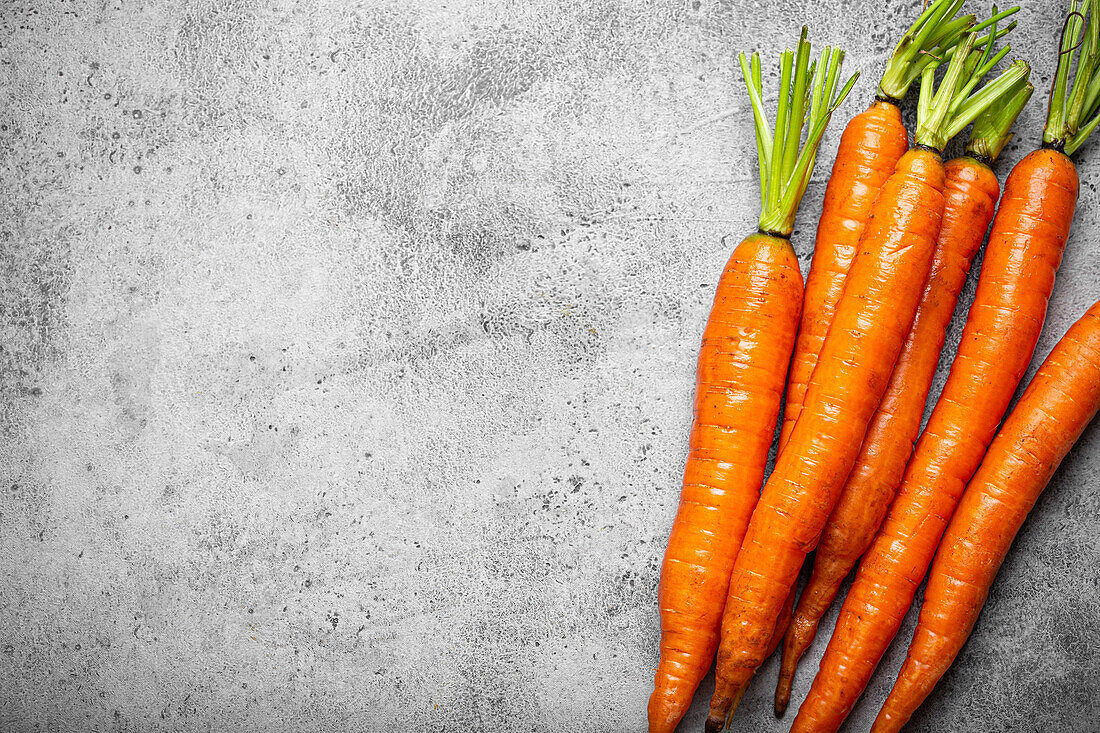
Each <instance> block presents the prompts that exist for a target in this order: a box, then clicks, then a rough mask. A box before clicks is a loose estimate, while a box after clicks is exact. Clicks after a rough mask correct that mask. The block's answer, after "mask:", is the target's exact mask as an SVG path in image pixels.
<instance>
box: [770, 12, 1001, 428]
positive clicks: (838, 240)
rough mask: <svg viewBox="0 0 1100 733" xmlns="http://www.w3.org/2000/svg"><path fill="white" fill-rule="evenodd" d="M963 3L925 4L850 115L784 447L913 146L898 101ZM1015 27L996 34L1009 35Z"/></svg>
mask: <svg viewBox="0 0 1100 733" xmlns="http://www.w3.org/2000/svg"><path fill="white" fill-rule="evenodd" d="M961 5H962V0H937V1H936V2H933V3H931V4H930V5H929V6H928V8H927V9H926V10H925V11H924V12H923V13H922V14H921V16H920V17H919V18H918V19H917V21H916V22H915V23H914V24H913V26H912V27H911V28H910V29H909V30H908V31H907V32H906V33H905V35H904V36H903V37H902V40H901V41H899V42H898V45H897V47H896V48H895V49H894V53H893V55H892V56H891V57H890V60H889V62H887V64H886V70H885V72H884V73H883V75H882V80H881V81H880V82H879V87H878V94H877V95H876V97H875V101H874V102H873V103H872V104H871V106H870V107H868V108H867V109H866V110H865V111H863V112H861V113H860V114H858V115H856V116H855V117H853V118H852V120H851V122H849V123H848V126H847V127H846V128H845V130H844V134H843V136H842V137H841V139H840V148H839V149H838V150H837V155H836V160H835V161H834V162H833V170H832V173H831V174H830V177H829V183H828V185H827V186H826V188H825V203H824V206H823V207H822V210H821V217H820V218H819V219H818V224H817V238H816V240H815V241H814V255H813V260H812V261H811V263H810V274H809V275H808V276H807V277H806V293H805V298H804V300H803V306H802V319H801V322H800V323H799V327H798V341H796V342H795V348H794V357H793V359H792V360H791V369H790V377H789V379H788V381H787V399H786V404H785V406H784V410H783V427H782V429H781V431H780V435H779V449H780V450H782V449H783V447H784V446H786V444H787V440H788V439H789V438H790V435H791V431H792V430H793V429H794V424H795V422H796V421H797V420H798V416H799V414H800V413H801V412H802V403H803V402H804V401H805V399H806V390H807V389H808V387H809V383H810V377H811V376H813V371H814V366H815V365H816V364H817V358H818V354H820V353H821V346H822V344H823V343H824V341H825V334H826V333H828V330H829V325H830V324H831V323H832V322H833V316H834V314H835V313H836V306H837V303H838V301H839V300H840V296H841V293H842V292H843V290H844V280H845V278H846V277H847V275H848V270H849V268H850V267H851V265H852V259H853V258H854V257H855V255H856V249H857V247H858V245H859V238H860V236H861V235H862V234H863V231H864V230H865V229H866V228H867V221H868V219H869V218H870V216H871V207H872V206H873V205H874V203H875V199H876V198H877V197H878V194H879V191H881V190H882V187H883V185H884V184H885V183H886V179H887V178H889V177H890V174H891V173H893V172H894V167H895V166H896V165H897V162H898V160H900V159H901V156H902V155H903V154H904V153H905V151H906V150H907V149H908V147H909V145H908V139H907V135H906V131H905V125H904V124H903V123H902V120H901V110H900V109H898V103H899V102H900V101H901V100H902V99H903V98H904V97H905V95H906V94H907V93H908V91H909V88H910V86H912V84H913V82H914V81H916V79H917V78H918V77H919V76H920V73H921V72H922V71H923V70H924V69H925V68H926V67H927V66H928V65H929V64H931V63H933V62H934V60H935V59H936V58H937V57H939V56H942V55H944V54H945V53H946V52H947V50H948V49H949V48H951V47H952V44H954V43H957V42H958V40H959V38H960V37H961V35H962V33H963V31H965V30H966V27H967V25H969V23H970V22H972V21H973V20H974V17H973V16H967V17H964V18H957V19H955V18H953V17H954V15H955V13H956V12H957V11H958V9H959V7H960V6H961ZM1014 12H1015V9H1013V10H1009V11H1007V12H1005V13H1001V14H1000V15H995V17H994V18H991V19H990V20H989V21H987V22H986V23H983V24H982V25H981V26H979V28H981V27H984V26H985V25H987V24H988V25H992V24H993V23H994V22H996V20H999V19H1000V18H1004V17H1007V16H1009V15H1011V14H1012V13H1014ZM1014 25H1015V23H1013V24H1010V25H1009V27H1008V28H1007V29H1005V30H1003V31H1001V33H1000V34H997V35H1003V34H1004V33H1007V32H1008V31H1009V30H1011V29H1012V27H1013V26H1014ZM980 44H981V41H980V40H979V45H980Z"/></svg>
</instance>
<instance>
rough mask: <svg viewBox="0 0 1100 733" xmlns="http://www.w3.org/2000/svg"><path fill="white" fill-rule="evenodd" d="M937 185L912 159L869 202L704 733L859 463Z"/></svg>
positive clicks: (759, 645)
mask: <svg viewBox="0 0 1100 733" xmlns="http://www.w3.org/2000/svg"><path fill="white" fill-rule="evenodd" d="M944 185H945V180H944V167H943V162H942V161H941V160H940V158H939V156H938V155H936V154H934V153H930V152H928V151H926V150H918V149H914V150H911V151H909V152H908V153H906V155H905V156H903V157H902V159H901V160H900V161H899V162H898V165H897V168H896V170H895V172H894V174H893V175H892V176H891V177H890V179H889V180H888V181H887V183H886V185H885V186H884V187H883V190H882V193H881V194H880V195H879V197H878V200H877V201H876V203H875V207H874V211H873V215H872V217H871V220H870V224H869V226H868V227H867V229H866V231H865V232H864V236H863V238H862V239H861V241H860V251H859V254H858V255H857V256H856V259H855V260H854V262H853V265H852V268H851V271H850V273H849V276H848V280H847V283H846V285H845V290H844V295H843V297H842V298H841V300H840V303H839V305H838V307H837V312H836V318H835V320H834V322H833V326H832V328H831V329H830V331H829V336H828V337H827V338H826V340H825V343H824V346H823V349H822V353H821V357H820V359H819V361H818V365H817V367H816V369H815V370H814V375H813V378H812V379H811V382H810V389H809V391H808V392H807V395H806V402H805V406H804V409H803V411H802V415H801V417H800V418H799V420H798V422H797V423H796V424H795V427H794V431H793V432H792V434H791V438H790V441H789V443H788V445H787V448H786V449H785V450H784V451H782V452H781V453H780V455H779V459H778V461H777V463H776V467H775V471H774V472H773V473H772V475H771V476H770V477H769V479H768V481H767V483H766V484H765V487H764V491H763V493H762V494H761V497H760V503H759V504H758V505H757V508H756V511H755V512H754V513H753V516H752V519H751V520H750V522H749V526H748V529H747V531H746V534H745V540H744V542H743V544H742V547H741V552H740V553H739V554H738V556H737V559H736V561H735V562H734V566H733V574H732V576H731V579H730V590H729V596H728V598H727V600H726V610H725V614H724V616H723V619H722V641H721V645H720V647H719V653H718V663H717V668H716V670H717V673H716V689H715V693H714V697H713V698H712V699H711V708H710V716H709V717H708V719H707V730H708V731H715V730H721V728H722V727H723V726H724V723H725V719H726V716H727V714H728V713H729V711H730V710H731V709H732V708H733V707H734V706H735V705H736V703H737V701H738V700H739V696H740V694H741V693H743V691H744V689H745V687H746V686H747V685H748V682H749V680H750V679H751V678H752V675H753V673H754V672H755V670H756V669H757V667H759V666H760V664H761V663H762V662H763V661H764V658H765V657H764V655H765V652H766V651H767V647H768V643H769V641H770V640H771V637H772V634H773V632H774V629H775V624H776V619H777V617H778V615H779V613H780V611H781V609H782V607H783V604H784V602H785V601H786V599H787V596H788V594H789V593H790V589H791V587H792V585H793V584H794V582H795V580H796V578H797V576H798V572H799V570H800V568H801V567H802V562H803V561H804V560H805V557H806V553H808V552H809V551H810V550H812V549H813V548H814V546H815V545H816V544H817V540H818V537H819V535H820V534H821V530H822V528H823V527H824V525H825V521H826V520H827V519H828V517H829V513H830V511H831V510H832V508H833V505H834V504H835V503H836V500H837V498H838V496H839V494H840V489H841V488H842V487H843V485H844V482H845V479H847V477H848V473H849V472H850V471H851V469H852V466H853V464H854V463H855V460H856V457H857V455H858V454H859V447H860V444H861V443H862V442H863V435H864V433H865V431H866V429H867V424H868V422H869V421H870V419H871V416H872V415H873V414H874V412H875V409H876V408H877V407H878V403H879V400H880V399H881V398H882V395H883V393H884V392H885V391H886V387H887V384H888V382H889V379H890V374H891V372H892V371H893V367H894V362H895V361H896V360H897V357H898V354H899V353H900V352H901V347H902V344H903V342H904V341H905V336H906V334H907V333H908V332H909V327H910V325H911V324H912V321H913V317H914V315H915V313H916V309H917V303H918V301H919V299H920V293H921V285H922V284H923V283H924V280H925V278H926V277H927V275H928V270H929V267H930V266H931V263H932V252H933V250H934V249H935V243H936V237H937V235H938V233H939V229H940V220H941V217H942V215H943V207H944Z"/></svg>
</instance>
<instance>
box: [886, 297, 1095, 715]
mask: <svg viewBox="0 0 1100 733" xmlns="http://www.w3.org/2000/svg"><path fill="white" fill-rule="evenodd" d="M1098 409H1100V302H1097V303H1095V304H1094V305H1093V306H1092V307H1091V308H1089V310H1088V312H1086V313H1085V315H1084V316H1083V317H1082V318H1081V320H1079V321H1077V323H1075V324H1074V325H1073V326H1072V327H1071V328H1070V330H1069V332H1068V333H1066V335H1065V336H1064V337H1063V338H1062V340H1061V341H1059V342H1058V345H1057V346H1055V347H1054V350H1053V351H1052V352H1051V353H1050V356H1048V357H1047V359H1046V361H1045V362H1043V365H1042V366H1041V367H1039V371H1038V373H1037V374H1036V375H1035V378H1034V379H1033V380H1032V381H1031V384H1029V385H1028V387H1027V389H1026V390H1025V391H1024V394H1023V396H1022V397H1021V398H1020V402H1019V403H1018V404H1017V405H1016V408H1015V409H1014V410H1013V411H1012V414H1011V415H1009V417H1008V419H1007V420H1006V421H1005V424H1004V427H1003V428H1001V431H1000V433H998V434H997V437H996V438H995V439H994V440H993V443H992V444H991V445H990V446H989V452H988V453H986V455H985V458H984V459H983V460H982V465H981V467H980V468H979V469H978V472H977V473H975V474H974V478H973V479H972V480H971V482H970V485H969V486H967V488H966V492H965V493H964V494H963V498H962V501H960V502H959V508H958V509H957V510H956V511H955V516H954V517H952V519H951V524H950V525H949V526H948V527H947V532H946V533H945V534H944V537H943V544H942V545H940V549H939V552H938V553H937V554H936V560H935V562H934V563H933V564H932V570H931V571H930V573H929V575H928V587H927V588H926V589H925V591H924V605H923V606H922V607H921V611H920V618H919V619H918V621H917V629H916V632H915V633H914V634H913V643H912V644H910V646H909V653H908V655H907V657H906V659H905V664H904V665H902V668H901V672H900V673H899V674H898V679H897V682H895V683H894V687H893V689H892V690H891V691H890V695H889V697H887V698H886V703H885V704H884V705H883V706H882V710H881V711H880V712H879V714H878V718H877V719H876V720H875V723H874V726H873V727H872V728H871V733H896V732H897V731H900V730H901V728H902V726H903V725H905V723H906V721H908V720H909V718H910V716H912V714H913V713H914V712H915V711H916V709H917V708H918V707H919V706H920V704H921V703H922V702H924V700H925V698H927V697H928V694H929V693H930V692H932V689H933V688H934V687H935V686H936V683H937V682H939V680H940V678H941V677H942V676H943V675H944V673H945V672H947V669H948V668H949V667H950V666H951V663H952V662H953V661H954V660H955V657H956V656H957V655H958V653H959V650H960V649H962V647H963V644H965V643H966V640H967V638H968V637H969V636H970V632H971V631H972V630H973V628H974V624H975V622H977V620H978V615H979V614H980V613H981V610H982V607H983V606H984V605H985V601H986V598H987V597H988V596H989V589H990V587H991V586H992V585H993V579H994V578H995V577H996V576H997V571H998V570H999V569H1000V567H1001V563H1002V562H1004V559H1005V555H1007V554H1008V550H1009V548H1010V547H1011V546H1012V541H1013V540H1014V539H1015V538H1016V534H1017V533H1018V532H1019V531H1020V527H1021V526H1022V525H1023V523H1024V520H1025V519H1026V518H1027V515H1028V513H1029V512H1030V511H1031V508H1032V507H1033V506H1035V501H1036V500H1037V499H1038V498H1039V495H1040V494H1041V493H1042V492H1043V489H1044V488H1046V485H1047V484H1048V483H1049V482H1050V478H1051V476H1052V475H1053V474H1054V471H1055V470H1056V469H1057V468H1058V466H1059V465H1060V464H1061V462H1062V460H1063V459H1064V458H1065V457H1066V454H1067V453H1068V452H1069V449H1070V448H1072V447H1073V444H1074V443H1075V442H1077V439H1078V438H1079V437H1081V433H1082V432H1083V431H1084V429H1085V426H1086V425H1088V423H1089V421H1091V420H1092V418H1093V417H1094V416H1095V415H1096V412H1097V410H1098Z"/></svg>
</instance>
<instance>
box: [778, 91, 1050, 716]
mask: <svg viewBox="0 0 1100 733" xmlns="http://www.w3.org/2000/svg"><path fill="white" fill-rule="evenodd" d="M1033 91H1034V89H1033V87H1032V86H1031V85H1030V84H1029V83H1028V82H1027V80H1026V79H1025V80H1023V81H1021V83H1020V87H1019V91H1018V92H1017V93H1016V94H1015V95H1013V96H1012V97H1011V99H1010V100H1009V102H1008V103H1007V104H1005V105H1003V106H1002V105H998V106H997V108H995V109H993V108H991V109H988V110H986V112H985V113H983V114H982V116H981V117H980V118H979V119H978V120H977V121H976V122H975V123H974V132H973V134H972V135H971V137H970V142H969V144H968V145H967V153H966V155H964V156H962V157H960V158H956V159H955V160H952V161H951V162H949V163H948V164H947V166H946V170H947V185H946V192H947V201H946V204H945V206H944V215H943V226H942V227H941V228H940V235H939V238H938V240H937V242H936V250H935V252H934V253H933V255H932V269H931V272H930V273H929V275H928V280H927V281H926V282H925V284H924V292H923V294H922V295H921V301H920V304H919V305H918V306H917V315H916V318H915V319H914V320H913V326H912V328H911V329H910V331H909V336H908V338H906V340H905V345H904V346H903V347H902V351H901V355H900V356H899V357H898V362H897V365H896V366H895V367H894V373H893V375H892V376H891V377H890V386H889V387H888V388H887V389H886V394H885V395H884V396H883V398H882V402H881V403H880V404H879V407H878V410H877V411H876V412H875V415H874V417H873V418H872V419H871V424H870V426H869V427H868V429H867V434H866V436H865V437H864V439H863V447H862V449H861V450H860V453H859V458H858V459H856V465H855V468H854V469H852V473H851V474H850V475H849V476H848V481H847V483H846V484H845V486H844V488H843V490H842V491H841V494H840V499H839V500H838V501H837V504H836V507H835V508H834V509H833V513H832V515H831V516H830V517H829V521H828V523H827V524H826V525H825V530H824V531H823V532H822V534H821V541H820V542H819V543H818V546H817V550H816V552H815V556H814V566H813V573H812V574H811V575H810V580H809V582H808V583H807V585H806V587H805V588H804V589H803V591H802V595H801V596H800V597H799V600H798V608H797V610H796V611H795V613H794V616H793V619H792V621H791V625H790V628H789V629H788V630H787V635H786V638H785V639H784V643H783V663H782V666H781V668H780V672H779V684H778V686H777V687H776V691H775V712H776V715H782V714H783V712H784V711H785V710H786V708H787V703H788V702H789V701H790V695H791V684H792V682H793V679H794V672H795V668H796V666H797V664H798V660H799V659H801V657H802V655H803V654H805V652H806V649H808V648H809V646H810V643H811V642H812V641H813V639H814V636H815V634H816V632H817V625H818V623H819V622H820V621H821V617H822V616H823V615H824V614H825V612H826V611H827V610H828V609H829V606H830V605H831V604H832V602H833V599H834V598H836V594H837V592H838V591H839V590H840V585H841V583H842V582H843V580H844V578H845V577H847V575H848V573H849V572H850V571H851V569H852V568H853V567H855V564H856V561H857V560H858V559H859V556H860V555H862V554H863V552H864V550H866V549H867V546H868V545H870V544H871V540H872V539H873V538H874V536H875V532H877V531H878V528H879V525H880V524H881V523H882V519H883V517H884V516H885V515H886V510H887V508H888V507H889V506H890V501H891V499H893V498H894V492H895V491H896V490H897V488H898V485H899V484H900V483H901V479H902V476H903V474H904V471H905V464H906V462H907V461H908V460H909V456H910V455H911V453H912V451H913V443H914V441H915V440H916V439H917V433H918V432H919V431H920V423H921V417H923V415H924V403H925V399H926V397H927V396H928V390H929V389H930V388H931V386H932V379H933V377H934V376H935V373H936V366H937V364H938V363H939V357H940V351H941V349H943V342H944V337H945V334H946V329H947V324H948V323H949V322H950V320H951V316H952V315H953V314H954V312H955V304H956V303H957V301H958V298H959V293H960V291H961V290H962V287H963V283H964V282H965V281H966V275H967V273H968V272H969V270H970V263H971V262H972V261H973V259H974V256H975V255H976V254H977V252H978V249H979V248H980V247H981V244H982V240H983V239H984V238H985V233H986V230H987V229H988V228H989V223H990V221H992V219H993V213H994V212H995V211H996V208H997V198H998V196H999V195H1000V190H1001V189H1000V183H999V182H998V181H997V176H996V175H994V173H993V171H992V170H991V169H990V167H989V166H990V164H992V162H993V160H994V159H995V158H996V157H997V155H998V154H999V153H1000V152H1001V149H1002V148H1003V147H1004V145H1005V144H1006V143H1007V142H1008V139H1009V138H1010V137H1011V135H1012V133H1011V132H1010V130H1011V127H1012V125H1013V123H1014V122H1015V121H1016V117H1017V116H1018V115H1019V113H1020V111H1021V110H1022V109H1023V108H1024V105H1025V104H1026V103H1027V100H1028V99H1029V98H1030V97H1031V93H1032V92H1033Z"/></svg>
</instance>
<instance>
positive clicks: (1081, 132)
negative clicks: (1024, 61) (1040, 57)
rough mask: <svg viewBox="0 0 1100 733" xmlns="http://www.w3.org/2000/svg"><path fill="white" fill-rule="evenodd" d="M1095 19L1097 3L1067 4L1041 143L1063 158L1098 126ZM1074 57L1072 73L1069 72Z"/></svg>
mask: <svg viewBox="0 0 1100 733" xmlns="http://www.w3.org/2000/svg"><path fill="white" fill-rule="evenodd" d="M1086 16H1087V17H1086ZM1098 16H1100V0H1084V1H1083V2H1082V1H1081V0H1071V2H1070V5H1069V12H1068V13H1067V14H1066V22H1065V25H1064V26H1063V27H1062V37H1061V42H1060V44H1059V47H1058V67H1057V69H1056V70H1055V72H1054V83H1053V84H1052V85H1051V89H1050V103H1049V108H1048V110H1047V123H1046V126H1045V127H1044V128H1043V143H1044V144H1046V145H1048V146H1050V147H1054V148H1059V149H1062V150H1064V151H1065V152H1066V154H1067V155H1070V154H1072V153H1074V152H1076V151H1077V149H1078V148H1080V147H1081V145H1083V144H1084V142H1085V140H1086V139H1088V136H1089V135H1090V134H1092V131H1093V130H1095V129H1096V126H1097V124H1098V123H1100V118H1098V117H1096V114H1097V107H1098V106H1100V74H1098V73H1097V72H1098V71H1100V22H1098ZM1074 56H1076V57H1077V68H1076V70H1072V69H1071V67H1072V66H1073V60H1074ZM1071 79H1072V83H1071ZM1090 118H1091V119H1090Z"/></svg>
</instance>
